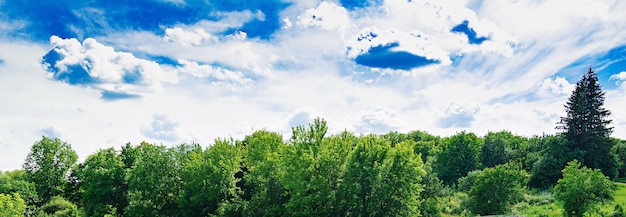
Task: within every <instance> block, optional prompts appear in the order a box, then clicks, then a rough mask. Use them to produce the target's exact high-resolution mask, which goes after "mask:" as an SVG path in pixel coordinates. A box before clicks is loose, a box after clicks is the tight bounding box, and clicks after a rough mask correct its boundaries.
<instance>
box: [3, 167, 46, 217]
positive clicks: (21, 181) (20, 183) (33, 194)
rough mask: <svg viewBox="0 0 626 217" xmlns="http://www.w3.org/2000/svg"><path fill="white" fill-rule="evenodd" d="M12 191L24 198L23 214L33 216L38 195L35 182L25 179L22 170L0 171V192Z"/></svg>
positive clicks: (9, 192)
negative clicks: (24, 207)
mask: <svg viewBox="0 0 626 217" xmlns="http://www.w3.org/2000/svg"><path fill="white" fill-rule="evenodd" d="M13 193H17V194H19V195H20V197H21V198H22V199H23V200H24V202H25V204H26V209H25V211H24V215H25V216H33V215H34V214H35V211H36V208H37V205H38V204H39V196H38V195H37V190H36V188H35V183H33V182H30V181H28V180H27V177H26V172H24V170H14V171H9V172H4V173H1V172H0V194H6V195H11V194H13Z"/></svg>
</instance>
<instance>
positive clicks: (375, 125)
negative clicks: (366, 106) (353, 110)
mask: <svg viewBox="0 0 626 217" xmlns="http://www.w3.org/2000/svg"><path fill="white" fill-rule="evenodd" d="M359 116H360V117H359V120H358V121H357V124H356V126H355V128H356V129H357V130H358V132H361V133H386V132H389V131H393V130H397V129H399V128H400V125H401V124H400V121H399V120H398V119H397V118H398V113H397V112H395V111H394V110H393V109H390V108H384V107H379V108H375V109H371V110H362V111H361V113H360V114H359Z"/></svg>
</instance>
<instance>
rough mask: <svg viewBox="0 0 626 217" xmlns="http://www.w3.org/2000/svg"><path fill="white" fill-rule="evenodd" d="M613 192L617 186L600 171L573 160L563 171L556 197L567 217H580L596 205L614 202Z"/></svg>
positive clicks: (555, 191)
mask: <svg viewBox="0 0 626 217" xmlns="http://www.w3.org/2000/svg"><path fill="white" fill-rule="evenodd" d="M613 191H615V186H614V185H613V183H612V182H611V180H610V179H609V178H608V177H607V176H605V175H603V174H602V172H600V170H598V169H590V168H587V167H585V166H582V165H581V163H580V162H578V160H573V161H571V162H569V163H568V164H567V166H566V167H565V169H563V178H562V179H559V182H558V184H557V185H556V186H555V187H554V197H555V198H556V199H557V200H560V201H562V202H563V209H564V212H565V213H564V214H565V216H569V217H580V216H583V215H584V214H585V213H586V212H587V211H588V210H590V209H591V208H592V207H593V206H595V205H596V204H598V203H601V202H605V201H610V200H613Z"/></svg>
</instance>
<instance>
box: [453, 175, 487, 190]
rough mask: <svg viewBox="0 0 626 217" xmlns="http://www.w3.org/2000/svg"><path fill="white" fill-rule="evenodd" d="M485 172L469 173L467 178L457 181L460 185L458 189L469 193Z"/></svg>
mask: <svg viewBox="0 0 626 217" xmlns="http://www.w3.org/2000/svg"><path fill="white" fill-rule="evenodd" d="M483 172H484V171H483V170H474V171H471V172H469V173H467V175H466V176H464V177H462V178H460V179H459V180H457V182H458V184H457V187H456V189H457V190H459V191H462V192H466V193H467V192H469V191H470V189H471V188H472V186H474V184H475V183H476V179H478V177H479V176H481V175H482V174H483Z"/></svg>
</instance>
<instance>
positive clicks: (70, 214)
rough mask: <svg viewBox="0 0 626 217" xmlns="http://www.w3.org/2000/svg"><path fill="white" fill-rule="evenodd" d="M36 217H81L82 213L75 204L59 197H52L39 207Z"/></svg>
mask: <svg viewBox="0 0 626 217" xmlns="http://www.w3.org/2000/svg"><path fill="white" fill-rule="evenodd" d="M37 216H46V217H48V216H50V217H79V216H82V213H81V212H80V211H79V210H78V207H77V206H76V204H73V203H72V202H70V201H68V200H66V199H65V198H63V197H61V196H54V197H52V198H51V199H50V201H49V202H48V203H46V204H44V205H43V206H42V207H41V209H40V210H39V213H38V214H37Z"/></svg>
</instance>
